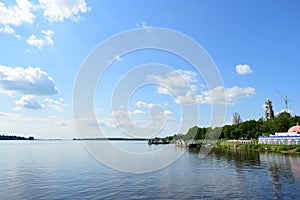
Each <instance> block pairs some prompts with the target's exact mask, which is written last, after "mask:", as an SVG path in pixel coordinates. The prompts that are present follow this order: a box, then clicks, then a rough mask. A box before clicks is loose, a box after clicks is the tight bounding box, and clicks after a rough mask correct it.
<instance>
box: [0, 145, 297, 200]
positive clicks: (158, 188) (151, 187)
mask: <svg viewBox="0 0 300 200" xmlns="http://www.w3.org/2000/svg"><path fill="white" fill-rule="evenodd" d="M103 142H105V141H99V142H97V144H98V145H99V146H102V145H103ZM118 146H119V147H120V148H125V149H126V150H127V151H134V152H143V153H144V152H152V151H157V149H160V148H161V147H160V146H148V144H147V143H146V142H145V143H143V142H120V143H119V144H118ZM164 148H166V147H164ZM169 148H170V149H173V151H168V153H169V154H170V156H174V155H173V154H179V153H180V154H182V149H177V147H175V146H172V145H170V146H169ZM103 151H104V152H106V153H107V154H108V155H109V154H110V153H109V152H107V151H105V149H103ZM111 156H112V155H111ZM113 156H114V158H115V159H120V160H122V158H118V155H113ZM200 157H201V156H200ZM0 158H1V160H0V184H1V187H0V197H1V199H66V198H68V199H70V198H72V199H141V198H142V199H231V198H233V199H249V198H250V199H299V193H300V192H299V191H300V169H299V168H300V157H299V156H291V155H284V154H272V153H259V152H255V151H244V150H232V149H214V150H213V151H212V152H210V153H209V154H208V155H207V156H206V157H204V158H199V150H197V149H191V150H188V151H187V152H186V153H184V154H183V155H182V157H181V158H180V159H178V160H177V161H176V162H174V163H173V164H172V165H170V166H168V167H166V168H164V169H162V170H158V171H155V172H151V173H142V174H132V173H122V172H119V171H116V170H114V169H111V168H108V167H106V166H104V165H103V164H101V162H98V161H97V160H95V159H93V158H92V157H91V156H90V154H88V153H87V152H86V150H85V149H84V148H83V146H82V145H81V143H80V142H78V141H52V142H49V141H32V142H29V141H26V142H25V141H22V142H17V141H12V142H2V141H1V142H0ZM123 159H124V158H123ZM156 162H160V160H159V159H157V161H156ZM136 164H140V163H132V165H136ZM126 165H128V163H126ZM133 167H134V166H133Z"/></svg>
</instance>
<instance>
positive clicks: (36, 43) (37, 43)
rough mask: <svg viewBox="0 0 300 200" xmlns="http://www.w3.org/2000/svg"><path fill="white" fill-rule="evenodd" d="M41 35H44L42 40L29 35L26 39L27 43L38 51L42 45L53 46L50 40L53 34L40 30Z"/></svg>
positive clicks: (49, 31)
mask: <svg viewBox="0 0 300 200" xmlns="http://www.w3.org/2000/svg"><path fill="white" fill-rule="evenodd" d="M42 33H43V34H44V37H43V38H37V37H36V36H35V35H31V36H30V37H29V38H27V40H26V41H27V43H28V44H29V45H31V46H34V47H36V48H38V49H40V50H41V49H42V47H43V46H44V45H53V44H54V42H53V40H52V35H53V34H54V32H53V31H51V30H47V31H45V30H42Z"/></svg>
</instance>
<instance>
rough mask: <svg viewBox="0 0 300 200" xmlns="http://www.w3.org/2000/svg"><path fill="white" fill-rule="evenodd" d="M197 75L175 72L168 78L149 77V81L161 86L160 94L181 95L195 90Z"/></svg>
mask: <svg viewBox="0 0 300 200" xmlns="http://www.w3.org/2000/svg"><path fill="white" fill-rule="evenodd" d="M196 77H197V73H195V72H193V71H188V70H174V71H171V72H170V73H169V74H167V75H166V76H158V75H148V76H147V79H148V80H151V81H155V82H157V83H158V84H159V86H158V87H157V93H158V94H166V95H170V96H172V95H181V94H182V93H185V91H187V90H191V89H195V88H196V85H195V83H197V82H198V80H197V78H196Z"/></svg>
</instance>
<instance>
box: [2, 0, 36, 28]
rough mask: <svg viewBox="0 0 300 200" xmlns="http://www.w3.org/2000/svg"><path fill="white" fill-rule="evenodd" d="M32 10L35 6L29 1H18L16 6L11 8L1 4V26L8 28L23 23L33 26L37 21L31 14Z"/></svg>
mask: <svg viewBox="0 0 300 200" xmlns="http://www.w3.org/2000/svg"><path fill="white" fill-rule="evenodd" d="M32 8H33V5H32V4H31V3H30V2H29V1H28V0H16V5H14V6H11V7H7V6H6V5H5V4H4V3H3V2H0V24H2V25H6V26H7V25H14V26H19V25H21V24H22V23H29V24H32V23H33V21H34V20H35V15H34V14H33V13H32V12H31V10H32ZM10 32H12V31H10Z"/></svg>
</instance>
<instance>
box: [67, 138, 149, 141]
mask: <svg viewBox="0 0 300 200" xmlns="http://www.w3.org/2000/svg"><path fill="white" fill-rule="evenodd" d="M73 140H116V141H120V140H121V141H124V140H125V141H148V140H149V139H147V138H73Z"/></svg>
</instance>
